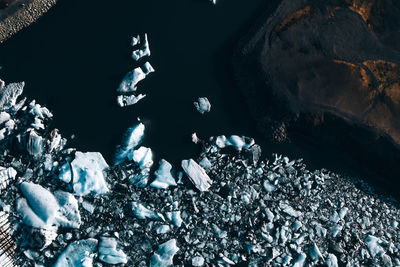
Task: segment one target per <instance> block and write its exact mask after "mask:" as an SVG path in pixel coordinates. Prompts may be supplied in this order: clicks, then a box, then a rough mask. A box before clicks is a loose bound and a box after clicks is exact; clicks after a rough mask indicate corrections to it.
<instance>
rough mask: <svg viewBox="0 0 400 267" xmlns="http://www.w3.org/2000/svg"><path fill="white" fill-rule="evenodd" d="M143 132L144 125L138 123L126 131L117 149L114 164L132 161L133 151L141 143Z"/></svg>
mask: <svg viewBox="0 0 400 267" xmlns="http://www.w3.org/2000/svg"><path fill="white" fill-rule="evenodd" d="M144 130H145V126H144V124H143V123H139V124H138V125H135V126H133V127H131V128H129V129H128V130H127V131H126V133H125V136H124V140H123V142H122V145H120V146H118V147H117V153H116V155H115V160H114V161H115V164H120V163H122V162H123V161H125V160H132V159H133V151H134V150H135V148H136V147H137V146H138V145H139V144H140V143H141V142H142V139H143V136H144Z"/></svg>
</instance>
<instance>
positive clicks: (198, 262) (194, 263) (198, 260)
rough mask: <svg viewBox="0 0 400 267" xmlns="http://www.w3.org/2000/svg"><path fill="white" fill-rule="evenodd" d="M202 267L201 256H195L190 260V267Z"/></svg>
mask: <svg viewBox="0 0 400 267" xmlns="http://www.w3.org/2000/svg"><path fill="white" fill-rule="evenodd" d="M203 265H204V258H203V257H202V256H196V257H194V258H192V266H195V267H199V266H203Z"/></svg>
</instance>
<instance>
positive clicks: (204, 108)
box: [193, 97, 211, 114]
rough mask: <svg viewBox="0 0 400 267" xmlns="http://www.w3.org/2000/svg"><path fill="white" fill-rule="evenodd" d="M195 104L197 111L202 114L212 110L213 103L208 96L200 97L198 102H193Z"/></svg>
mask: <svg viewBox="0 0 400 267" xmlns="http://www.w3.org/2000/svg"><path fill="white" fill-rule="evenodd" d="M193 104H194V106H195V107H196V109H197V111H198V112H200V113H201V114H204V113H206V112H210V110H211V104H210V101H209V100H208V98H207V97H199V98H198V99H197V102H193Z"/></svg>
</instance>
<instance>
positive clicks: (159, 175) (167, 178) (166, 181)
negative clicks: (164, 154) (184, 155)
mask: <svg viewBox="0 0 400 267" xmlns="http://www.w3.org/2000/svg"><path fill="white" fill-rule="evenodd" d="M171 169H172V165H171V164H170V163H169V162H168V161H166V160H165V159H162V160H160V167H159V168H158V170H157V171H155V172H154V175H155V176H156V179H155V180H154V181H153V182H152V183H151V184H150V186H151V187H154V188H157V189H166V188H168V187H170V186H176V185H177V184H176V182H175V178H174V177H173V176H172V174H171Z"/></svg>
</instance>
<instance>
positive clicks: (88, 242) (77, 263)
mask: <svg viewBox="0 0 400 267" xmlns="http://www.w3.org/2000/svg"><path fill="white" fill-rule="evenodd" d="M97 243H98V241H97V240H96V239H93V238H90V239H85V240H79V241H75V242H72V243H71V244H69V245H68V247H67V249H66V250H65V251H64V252H63V253H62V254H61V255H60V256H59V257H58V259H57V262H56V264H55V265H54V267H91V266H93V258H94V256H95V255H96V254H97V253H96V250H97Z"/></svg>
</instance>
